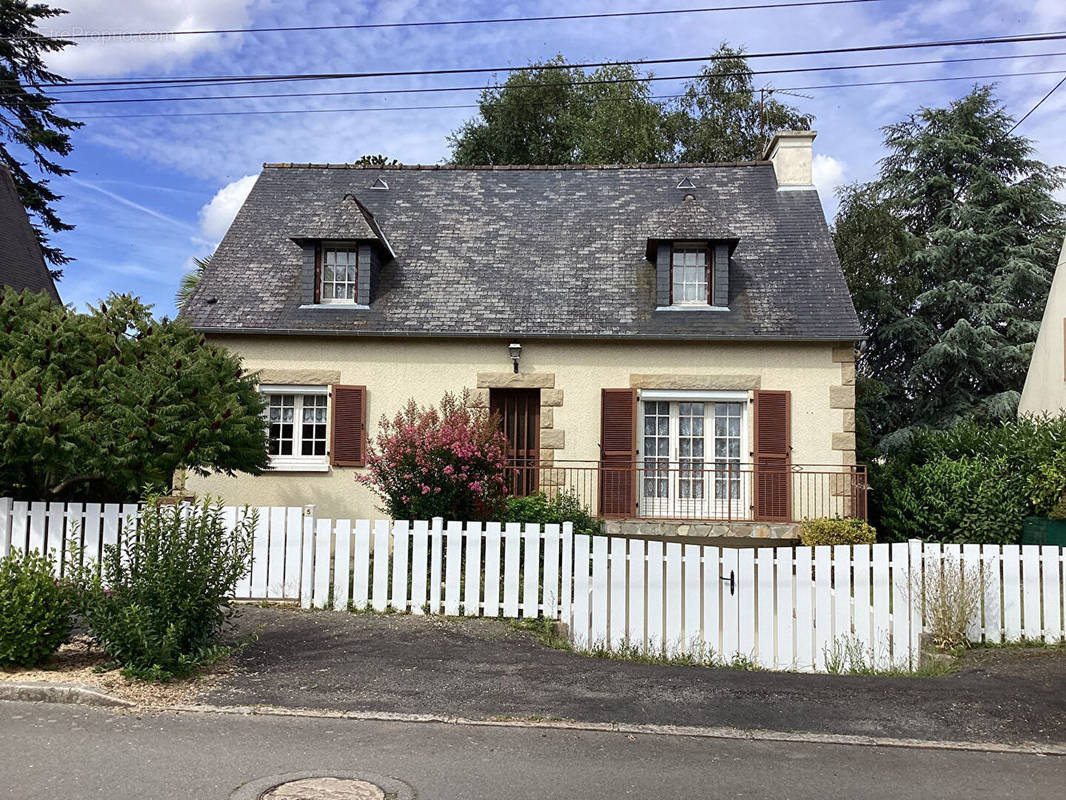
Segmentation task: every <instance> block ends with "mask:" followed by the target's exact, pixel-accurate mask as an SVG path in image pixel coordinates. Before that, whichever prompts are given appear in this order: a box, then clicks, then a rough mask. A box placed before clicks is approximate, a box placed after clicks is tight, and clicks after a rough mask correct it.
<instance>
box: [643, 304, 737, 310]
mask: <svg viewBox="0 0 1066 800" xmlns="http://www.w3.org/2000/svg"><path fill="white" fill-rule="evenodd" d="M655 310H656V311H728V310H729V307H728V306H704V305H691V306H680V305H679V306H656V307H655Z"/></svg>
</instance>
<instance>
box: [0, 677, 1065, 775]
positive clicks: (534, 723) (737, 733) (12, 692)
mask: <svg viewBox="0 0 1066 800" xmlns="http://www.w3.org/2000/svg"><path fill="white" fill-rule="evenodd" d="M0 700H16V701H22V702H41V703H66V704H79V705H91V706H101V707H110V708H131V707H134V706H136V703H132V702H130V701H128V700H122V699H121V698H118V697H114V696H112V695H109V694H106V693H105V692H102V691H100V690H99V689H96V688H94V687H92V686H85V685H82V684H64V683H46V682H26V683H16V682H13V681H0ZM144 709H145V710H146V711H156V712H159V711H163V712H166V711H170V712H176V713H185V714H189V713H195V714H231V715H236V716H272V717H310V718H318V719H341V720H352V721H356V722H360V721H361V722H416V723H418V722H420V723H437V724H443V725H474V726H481V727H494V728H547V729H553V730H568V731H590V732H594V733H624V734H631V735H632V734H643V735H646V736H689V737H695V738H699V739H732V740H740V739H745V740H748V741H753V742H797V743H806V744H832V745H848V746H852V747H894V748H907V749H913V750H954V751H964V752H973V753H1013V754H1017V755H1031V756H1034V755H1035V756H1060V757H1066V744H1040V743H1036V742H1025V743H1021V744H1003V743H999V742H971V741H959V740H947V741H942V740H936V739H906V738H895V737H890V736H860V735H855V734H845V733H809V732H799V731H771V730H764V729H760V728H751V729H745V728H727V727H703V726H692V725H656V724H642V723H621V722H579V721H575V720H566V719H542V718H518V717H500V718H491V717H490V718H488V719H477V718H472V717H460V716H453V715H450V714H401V713H395V712H389V711H330V710H322V709H313V708H284V707H279V706H215V705H171V706H144Z"/></svg>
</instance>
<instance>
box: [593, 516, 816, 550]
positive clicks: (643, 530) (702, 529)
mask: <svg viewBox="0 0 1066 800" xmlns="http://www.w3.org/2000/svg"><path fill="white" fill-rule="evenodd" d="M603 527H604V532H605V533H606V534H607V535H608V536H682V537H685V538H690V539H694V540H695V539H700V540H709V541H707V542H705V543H707V544H714V541H713V540H714V539H725V538H729V539H782V540H788V541H789V543H792V542H793V541H795V540H798V539H799V534H800V524H799V523H798V522H685V521H676V520H656V519H608V520H604V523H603ZM693 543H694V544H695V542H693Z"/></svg>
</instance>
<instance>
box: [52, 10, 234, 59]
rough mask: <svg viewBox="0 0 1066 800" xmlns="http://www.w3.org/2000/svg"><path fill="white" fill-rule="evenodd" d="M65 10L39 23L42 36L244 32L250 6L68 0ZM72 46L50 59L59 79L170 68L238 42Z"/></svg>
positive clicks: (224, 38)
mask: <svg viewBox="0 0 1066 800" xmlns="http://www.w3.org/2000/svg"><path fill="white" fill-rule="evenodd" d="M64 5H67V6H69V9H68V10H69V12H70V13H68V14H65V15H63V16H61V17H55V18H53V19H51V20H47V21H46V22H44V23H42V25H41V26H40V29H41V31H42V33H45V34H48V35H51V36H56V37H60V38H62V37H63V36H71V35H79V34H80V35H84V34H90V33H104V34H115V33H122V32H152V31H174V30H205V29H217V28H240V27H247V25H248V23H249V20H250V17H249V13H248V8H249V6H250V5H251V0H224V2H219V0H182V2H180V3H175V2H174V0H138V2H136V3H130V2H115V0H72V2H69V3H65V4H64ZM237 36H239V34H237ZM75 41H77V42H78V44H76V45H73V46H71V47H68V48H66V49H65V50H63V51H61V52H59V53H55V54H52V55H50V56H48V66H49V67H51V68H52V69H54V70H55V71H56V72H58V73H59V74H60V75H65V76H67V77H76V76H83V75H120V74H124V73H128V72H130V71H131V70H134V69H138V68H142V67H146V66H152V65H162V66H164V67H165V68H171V67H174V66H176V65H178V64H180V63H185V62H188V61H189V60H190V59H192V58H193V57H195V56H197V55H200V54H201V53H210V52H217V51H220V50H224V49H227V48H230V47H234V46H236V45H237V44H238V42H239V40H238V39H236V38H234V36H231V35H216V34H211V35H204V36H166V35H164V36H157V37H151V36H146V37H139V38H131V39H118V38H104V39H81V40H75Z"/></svg>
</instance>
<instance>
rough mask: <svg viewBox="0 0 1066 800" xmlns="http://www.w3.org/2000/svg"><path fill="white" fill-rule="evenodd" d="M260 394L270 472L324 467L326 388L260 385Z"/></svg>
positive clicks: (326, 462) (325, 466)
mask: <svg viewBox="0 0 1066 800" xmlns="http://www.w3.org/2000/svg"><path fill="white" fill-rule="evenodd" d="M260 391H261V392H262V393H263V397H264V399H265V400H266V403H267V408H266V411H265V412H264V416H265V418H266V422H267V448H268V449H267V452H268V453H269V455H270V467H271V469H278V470H285V469H289V470H294V469H315V468H322V469H324V468H327V467H328V464H329V462H328V456H327V451H326V447H327V445H326V442H327V434H328V431H327V427H328V421H329V394H328V388H327V387H325V386H277V385H264V386H261V387H260Z"/></svg>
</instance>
